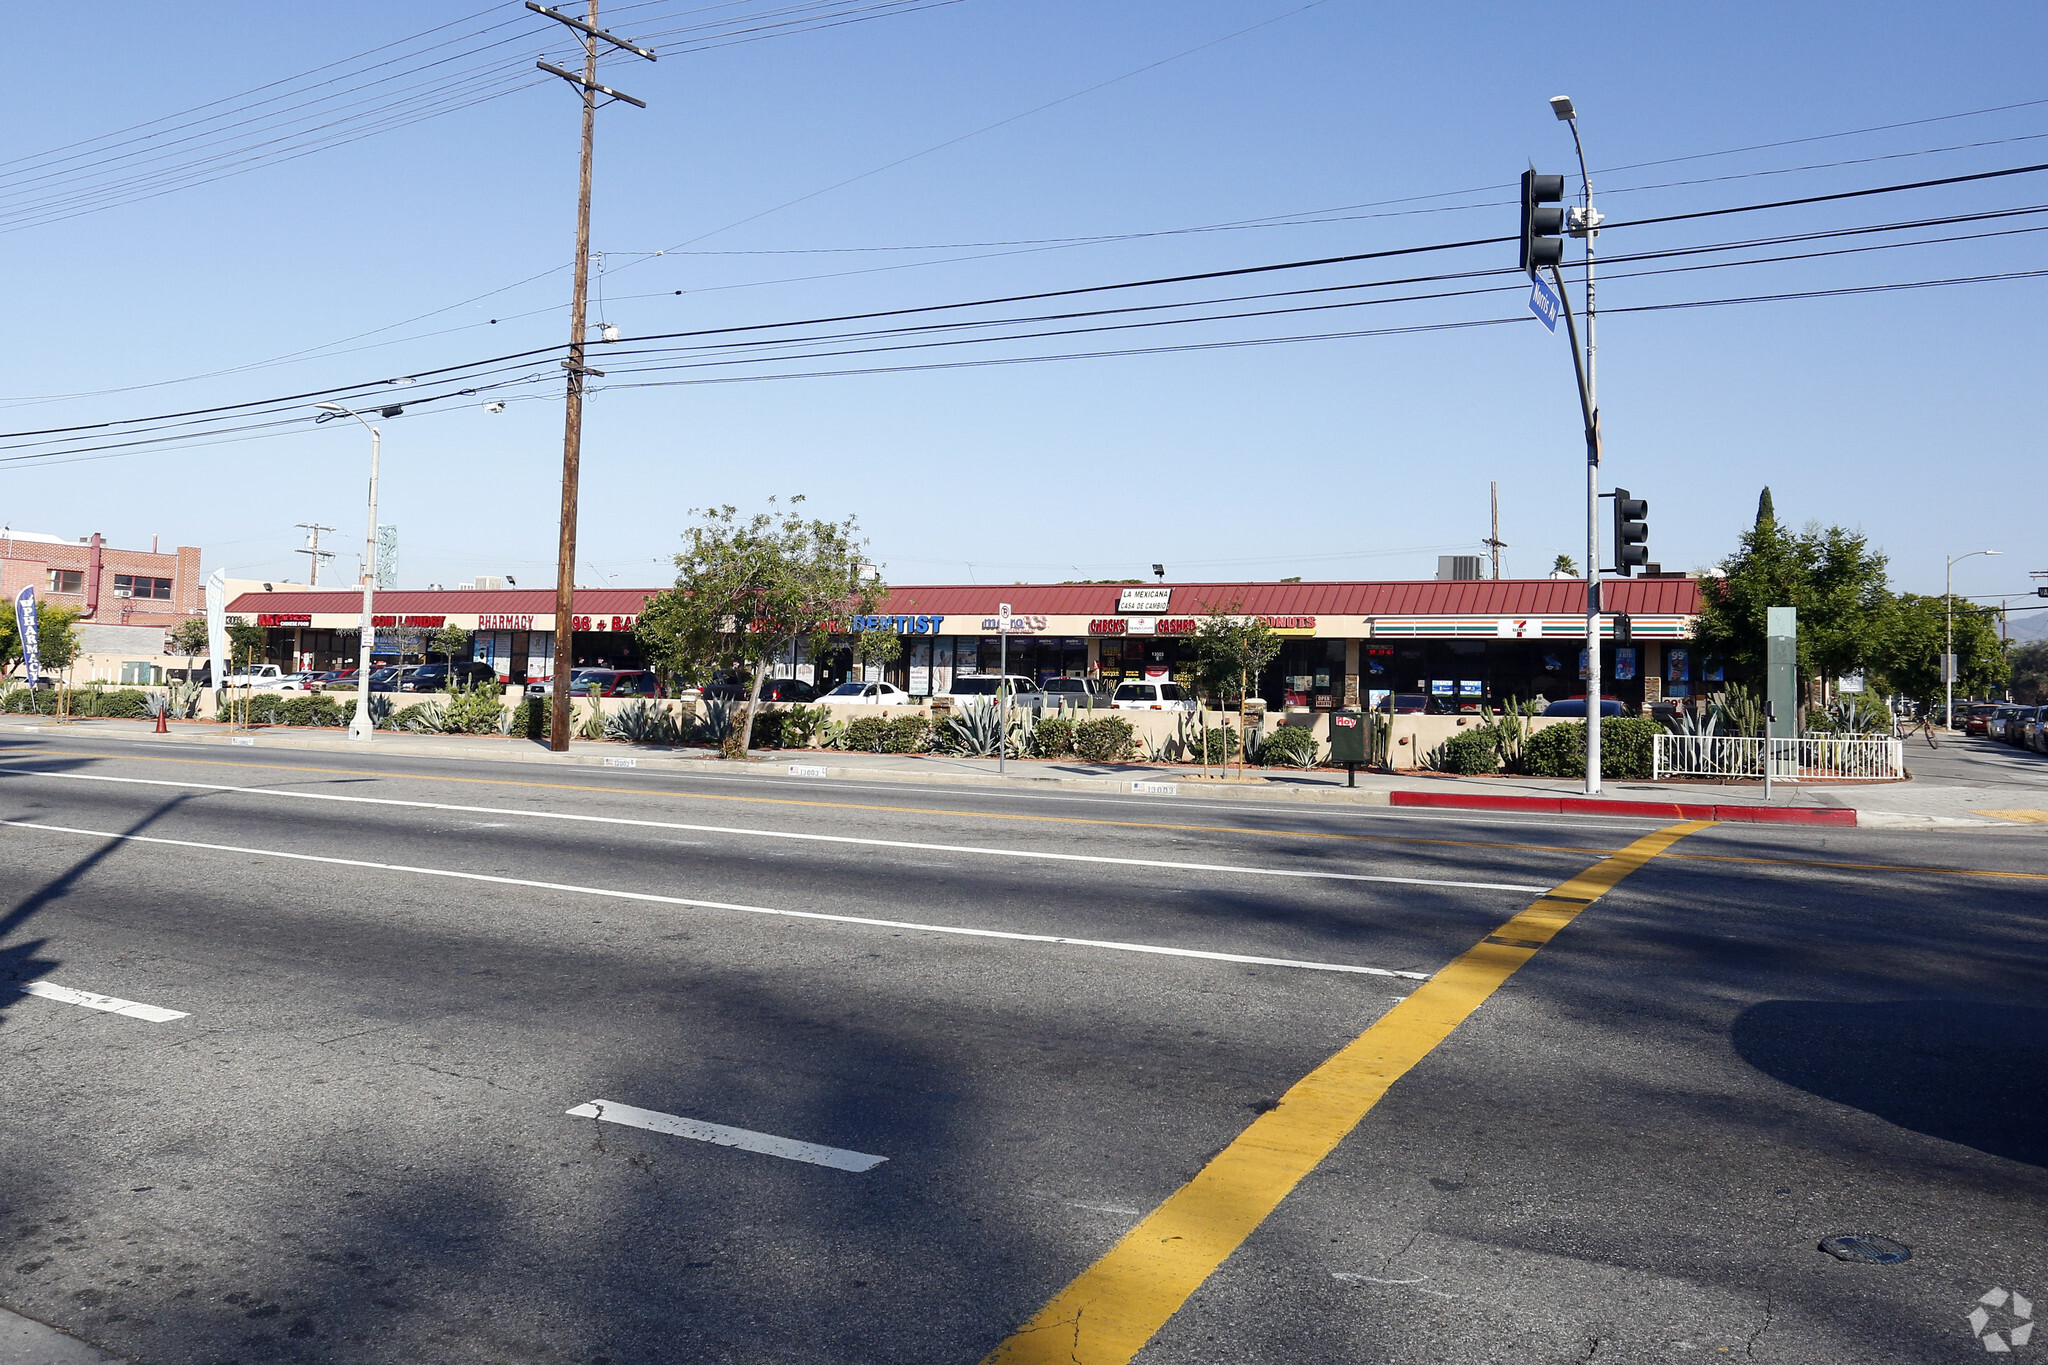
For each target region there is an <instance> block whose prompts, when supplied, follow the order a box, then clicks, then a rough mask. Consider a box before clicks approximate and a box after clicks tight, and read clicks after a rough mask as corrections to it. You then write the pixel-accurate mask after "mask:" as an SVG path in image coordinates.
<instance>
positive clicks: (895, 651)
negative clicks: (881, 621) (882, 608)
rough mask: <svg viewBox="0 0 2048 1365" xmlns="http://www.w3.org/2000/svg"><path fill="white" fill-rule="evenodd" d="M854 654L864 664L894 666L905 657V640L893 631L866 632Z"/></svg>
mask: <svg viewBox="0 0 2048 1365" xmlns="http://www.w3.org/2000/svg"><path fill="white" fill-rule="evenodd" d="M853 652H854V654H855V655H856V656H858V657H859V659H860V661H861V662H862V663H864V664H875V665H881V664H892V663H895V662H896V661H897V660H898V659H900V658H902V657H903V640H902V637H900V636H898V635H897V634H896V632H895V631H893V630H864V631H862V632H861V633H860V638H859V639H858V640H856V641H855V642H854V646H853Z"/></svg>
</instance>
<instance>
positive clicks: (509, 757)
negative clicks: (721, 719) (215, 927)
mask: <svg viewBox="0 0 2048 1365" xmlns="http://www.w3.org/2000/svg"><path fill="white" fill-rule="evenodd" d="M16 728H17V729H20V730H23V731H26V732H27V733H30V734H40V735H44V736H48V737H53V738H54V737H61V736H62V735H63V733H64V731H65V729H66V728H67V727H65V726H59V725H40V726H38V725H22V726H17V727H16ZM80 736H81V738H83V737H86V736H93V737H97V738H104V739H117V740H123V741H127V742H132V743H149V744H160V745H161V744H171V745H176V746H179V747H191V748H196V749H233V750H235V751H236V752H242V751H245V750H248V749H256V750H262V749H273V750H289V751H292V752H295V753H330V754H361V753H362V752H363V749H362V747H361V745H360V743H358V742H355V741H351V740H347V739H342V738H339V737H338V736H337V737H335V738H325V737H322V738H315V737H314V736H311V735H297V734H292V733H290V732H289V731H284V732H282V733H280V732H279V731H273V730H262V731H259V732H257V733H256V734H255V735H248V736H232V735H229V734H227V733H226V732H224V731H220V730H215V729H213V728H212V727H210V726H209V727H208V728H207V729H206V731H204V732H203V733H199V734H184V735H181V734H179V733H178V732H177V731H175V730H173V731H172V732H171V733H170V734H167V735H159V734H157V733H155V732H154V731H145V732H142V733H138V734H118V733H111V732H109V731H105V730H85V731H81V732H80ZM372 743H373V744H374V745H375V746H376V747H375V752H378V753H380V754H383V755H385V756H398V757H405V758H452V759H462V760H466V761H472V762H486V763H533V764H539V765H542V766H545V767H572V768H633V769H638V770H640V771H644V772H665V773H708V774H716V775H718V776H721V777H735V776H758V777H783V776H788V777H802V778H814V779H830V780H848V779H851V780H856V781H862V782H902V783H908V784H912V785H919V786H968V787H993V788H998V789H1005V788H1012V787H1021V788H1029V789H1035V790H1044V789H1046V788H1057V789H1061V790H1068V791H1091V792H1104V793H1115V794H1117V795H1122V796H1130V795H1134V794H1136V795H1150V796H1173V797H1221V798H1225V799H1232V800H1245V801H1270V802H1273V803H1275V804H1293V803H1302V802H1307V803H1311V804H1331V805H1351V806H1384V805H1386V804H1387V796H1388V793H1387V792H1386V791H1384V790H1379V789H1374V788H1369V787H1337V786H1327V787H1326V786H1314V787H1296V786H1285V785H1270V784H1269V783H1268V782H1267V781H1266V780H1264V779H1258V780H1249V779H1248V780H1246V781H1243V782H1239V781H1235V780H1227V779H1216V778H1207V779H1205V778H1202V777H1200V776H1199V775H1196V774H1191V773H1189V774H1184V773H1181V772H1177V771H1161V770H1158V769H1137V770H1132V771H1131V772H1129V773H1126V774H1119V775H1115V776H1110V775H1107V774H1105V775H1101V776H1067V775H1054V774H1050V773H1039V772H1036V771H1033V770H1032V768H1033V767H1035V766H1036V764H1035V763H1033V764H1032V765H1030V766H1024V765H1020V767H1022V771H1020V772H1018V773H1016V774H1012V775H1006V776H1003V777H997V776H996V775H995V774H993V773H971V772H970V773H959V772H950V773H949V772H905V771H902V770H901V769H890V768H865V767H860V766H855V765H847V764H838V763H831V762H822V761H820V760H822V759H825V758H826V755H825V754H824V753H822V752H819V751H813V750H807V749H797V750H788V751H775V752H776V753H777V755H778V756H777V757H775V758H772V759H767V758H755V759H750V760H748V761H747V762H745V763H735V762H732V761H731V760H729V759H723V758H686V757H682V756H680V755H677V754H673V753H664V752H660V751H652V752H650V751H648V750H645V749H639V750H632V749H627V750H626V751H625V752H617V751H618V750H620V749H623V748H624V746H621V745H613V744H607V745H604V746H602V747H603V748H606V749H611V750H614V752H611V753H601V752H592V751H587V750H577V749H571V750H570V751H569V752H568V753H566V754H556V753H550V752H549V751H547V750H546V749H540V748H536V747H534V746H533V745H532V744H531V743H529V742H528V741H525V740H493V739H491V738H490V737H488V736H479V737H478V738H477V739H476V740H475V741H460V740H457V741H452V742H451V741H446V740H441V741H437V740H436V739H435V738H433V737H431V736H422V737H418V738H417V739H414V738H412V737H405V738H399V737H396V736H394V737H391V738H390V739H389V740H387V739H385V738H382V737H380V738H379V739H378V740H375V741H372ZM799 770H801V771H799Z"/></svg>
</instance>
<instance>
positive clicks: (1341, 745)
mask: <svg viewBox="0 0 2048 1365" xmlns="http://www.w3.org/2000/svg"><path fill="white" fill-rule="evenodd" d="M1370 730H1371V726H1370V725H1369V724H1368V723H1367V720H1366V718H1365V716H1364V715H1363V714H1361V713H1359V712H1357V711H1332V712H1331V713H1330V762H1332V763H1367V762H1370V761H1371V760H1370V758H1369V757H1368V756H1367V754H1366V743H1367V735H1368V734H1369V733H1370Z"/></svg>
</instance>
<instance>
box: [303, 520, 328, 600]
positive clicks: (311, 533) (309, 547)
mask: <svg viewBox="0 0 2048 1365" xmlns="http://www.w3.org/2000/svg"><path fill="white" fill-rule="evenodd" d="M299 529H300V530H301V531H304V532H306V533H307V536H306V548H305V549H303V550H301V551H299V553H300V554H302V555H305V556H306V557H307V558H309V559H311V560H312V561H313V567H312V568H311V569H309V570H307V572H306V586H307V587H309V588H317V587H319V586H320V561H321V560H323V559H332V558H334V551H332V550H323V549H321V548H320V533H321V532H322V531H332V530H333V529H334V528H333V527H332V526H322V525H321V524H320V523H319V522H317V521H302V522H300V523H299Z"/></svg>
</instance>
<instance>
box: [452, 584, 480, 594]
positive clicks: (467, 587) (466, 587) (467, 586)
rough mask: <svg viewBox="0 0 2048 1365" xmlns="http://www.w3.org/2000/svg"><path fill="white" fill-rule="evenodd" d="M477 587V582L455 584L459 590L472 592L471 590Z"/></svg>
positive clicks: (456, 589)
mask: <svg viewBox="0 0 2048 1365" xmlns="http://www.w3.org/2000/svg"><path fill="white" fill-rule="evenodd" d="M475 587H476V584H474V583H457V584H456V585H455V591H457V592H470V591H472V590H473V589H474V588H475Z"/></svg>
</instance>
